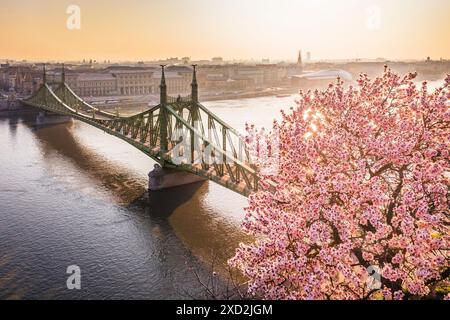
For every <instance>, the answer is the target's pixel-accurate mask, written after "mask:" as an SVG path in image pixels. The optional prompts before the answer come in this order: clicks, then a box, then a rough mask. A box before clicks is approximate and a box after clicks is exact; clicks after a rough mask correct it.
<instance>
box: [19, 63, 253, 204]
mask: <svg viewBox="0 0 450 320" xmlns="http://www.w3.org/2000/svg"><path fill="white" fill-rule="evenodd" d="M195 67H196V66H195V65H194V66H193V68H194V69H193V77H192V84H191V87H192V92H191V94H190V95H189V96H186V97H181V96H178V97H170V96H168V95H167V86H166V81H165V75H164V66H161V68H162V77H161V84H160V103H159V104H158V105H156V106H154V107H151V108H150V109H149V110H147V111H144V112H141V113H138V114H135V115H132V116H129V117H123V116H120V114H119V113H118V112H116V113H111V112H106V111H103V110H101V109H99V108H96V107H93V106H91V105H90V104H88V103H87V102H86V101H84V100H83V99H82V98H80V97H79V96H78V95H77V94H75V92H74V91H73V90H72V89H71V88H70V87H69V86H68V85H67V83H66V81H65V72H64V66H63V69H62V76H61V82H60V83H57V84H56V85H55V84H52V85H50V84H49V83H48V82H47V79H46V73H45V66H44V83H43V84H42V86H41V87H40V88H39V90H37V91H36V92H35V93H34V94H33V95H32V96H31V97H29V98H27V99H25V100H23V101H22V102H23V103H25V104H26V105H29V106H32V107H35V108H38V109H40V110H42V111H44V112H50V113H55V114H59V115H64V116H70V117H72V118H74V119H78V120H80V121H83V122H85V123H87V124H89V125H92V126H94V127H97V128H99V129H101V130H103V131H105V132H107V133H109V134H111V135H114V136H116V137H119V138H120V139H122V140H124V141H126V142H128V143H129V144H131V145H133V146H134V147H136V148H137V149H139V150H141V151H142V152H144V153H145V154H146V155H148V156H149V157H151V158H152V159H153V160H155V161H157V162H158V163H159V164H160V165H161V167H162V168H170V169H173V170H176V171H184V172H189V173H191V174H194V175H196V176H198V177H201V178H205V179H208V180H211V181H214V182H216V183H218V184H220V185H222V186H224V187H226V188H228V189H230V190H233V191H235V192H238V193H240V194H242V195H244V196H248V195H249V194H250V193H251V192H254V191H256V190H258V187H259V184H260V182H259V180H258V175H257V172H256V170H255V167H254V166H252V165H251V161H250V155H249V151H248V148H247V146H246V144H245V143H244V141H243V140H242V139H241V137H240V136H239V134H238V133H237V131H236V130H235V129H233V128H232V127H230V126H229V125H227V124H226V123H225V122H224V121H222V120H221V119H220V118H219V117H217V116H216V115H214V114H213V113H212V112H211V111H209V110H208V109H207V108H205V107H204V106H203V105H202V104H200V103H199V101H198V84H197V77H196V68H195Z"/></svg>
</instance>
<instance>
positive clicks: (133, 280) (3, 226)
mask: <svg viewBox="0 0 450 320" xmlns="http://www.w3.org/2000/svg"><path fill="white" fill-rule="evenodd" d="M33 120H34V119H33V117H28V118H27V117H22V118H17V119H14V120H13V123H14V124H13V125H10V122H9V121H7V122H5V121H0V133H1V136H0V142H1V144H2V146H4V153H2V154H1V155H0V160H1V161H2V163H3V164H4V166H3V167H2V168H0V174H1V175H2V176H3V177H4V178H5V179H4V180H2V181H0V191H1V192H0V244H1V245H2V246H1V248H0V297H3V298H12V299H18V298H68V299H72V298H153V299H165V298H180V297H181V298H183V297H185V296H184V295H183V294H182V292H184V291H188V292H190V293H191V294H193V293H195V292H196V291H198V290H199V285H198V283H197V281H196V279H195V277H194V275H193V273H192V271H191V270H190V266H194V268H195V269H196V270H197V271H199V272H200V273H201V274H203V275H207V273H208V272H209V269H208V268H207V267H205V264H208V265H209V260H210V258H211V256H212V252H214V253H215V254H217V255H218V256H220V257H222V260H221V261H220V263H222V264H223V265H224V264H225V263H226V259H227V258H228V257H230V256H231V255H232V253H233V251H234V248H235V246H236V245H237V243H238V242H239V241H240V240H242V239H243V236H242V234H241V233H240V231H239V228H238V224H237V223H235V222H236V219H235V218H234V217H232V216H231V219H230V216H229V214H228V213H227V210H222V209H221V206H222V205H223V206H225V207H226V208H227V209H229V210H231V211H236V212H237V213H239V214H240V213H241V206H242V203H243V201H245V199H241V197H240V196H238V195H234V194H233V193H232V192H230V191H228V190H226V189H223V188H222V187H218V186H214V185H210V184H209V183H207V182H206V183H197V184H191V185H186V186H181V187H177V188H173V189H168V190H165V191H161V192H157V193H152V194H150V195H148V194H147V192H146V190H145V189H146V185H147V179H146V175H147V172H148V169H149V168H151V167H152V165H153V163H152V162H151V161H150V160H149V158H147V157H146V156H145V155H143V154H140V153H139V152H137V151H135V150H133V149H132V147H129V146H127V145H126V143H124V142H123V141H121V140H118V139H116V138H114V137H111V136H108V135H103V133H102V132H101V131H99V130H97V129H95V128H93V130H92V129H91V128H89V127H88V126H85V125H82V124H80V123H78V122H74V123H65V124H59V125H52V126H46V127H35V126H34V123H33ZM5 129H7V131H5ZM12 131H14V132H15V133H14V134H13V132H12ZM6 132H9V135H8V134H5V133H6ZM13 135H14V136H15V138H13V137H12V136H13ZM13 140H14V141H13ZM19 191H20V192H19ZM217 197H220V199H221V201H223V203H220V202H217V201H216V199H217ZM229 199H232V201H229ZM233 199H234V200H233ZM74 262H76V263H77V264H79V265H80V267H81V268H82V270H83V280H84V283H85V289H84V290H81V291H76V292H75V291H68V290H67V289H66V288H65V280H66V275H65V268H66V267H67V266H68V265H70V264H73V263H74ZM216 271H217V270H216ZM219 271H220V270H219Z"/></svg>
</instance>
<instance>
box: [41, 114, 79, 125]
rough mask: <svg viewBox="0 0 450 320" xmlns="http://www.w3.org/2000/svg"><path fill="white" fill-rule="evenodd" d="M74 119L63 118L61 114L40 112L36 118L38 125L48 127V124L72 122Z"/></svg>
mask: <svg viewBox="0 0 450 320" xmlns="http://www.w3.org/2000/svg"><path fill="white" fill-rule="evenodd" d="M72 120H73V119H72V117H70V116H61V115H59V114H51V113H47V112H45V111H41V112H39V114H38V115H37V116H36V124H37V125H47V124H58V123H65V122H71V121H72Z"/></svg>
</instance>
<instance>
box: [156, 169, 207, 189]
mask: <svg viewBox="0 0 450 320" xmlns="http://www.w3.org/2000/svg"><path fill="white" fill-rule="evenodd" d="M205 180H207V179H206V178H203V177H200V176H197V175H195V174H192V173H190V172H185V171H179V170H176V169H171V168H162V167H161V166H160V165H159V164H155V165H154V166H153V170H152V171H150V172H149V174H148V190H149V191H158V190H163V189H167V188H172V187H177V186H181V185H185V184H189V183H194V182H199V181H205Z"/></svg>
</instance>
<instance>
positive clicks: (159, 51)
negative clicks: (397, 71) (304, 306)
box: [0, 0, 450, 60]
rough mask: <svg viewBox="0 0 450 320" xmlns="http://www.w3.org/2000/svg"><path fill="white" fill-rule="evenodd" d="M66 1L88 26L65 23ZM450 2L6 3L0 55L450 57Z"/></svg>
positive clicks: (0, 6)
mask: <svg viewBox="0 0 450 320" xmlns="http://www.w3.org/2000/svg"><path fill="white" fill-rule="evenodd" d="M69 5H78V6H79V8H80V9H81V28H80V29H79V30H77V29H75V30H70V29H68V28H67V19H68V18H69V14H67V12H66V10H67V7H68V6H69ZM449 39H450V1H449V0H70V1H66V0H1V2H0V58H15V59H31V60H74V59H83V58H92V59H98V60H104V59H111V60H149V59H155V58H164V57H175V56H178V57H182V56H190V57H192V58H193V59H210V58H211V57H213V56H222V57H224V58H226V59H232V58H236V59H250V58H254V59H257V60H259V59H261V58H271V59H292V60H293V59H295V58H296V55H297V51H298V50H299V49H302V50H303V52H306V51H310V52H311V54H312V58H313V59H333V58H355V57H359V58H376V57H386V58H391V59H408V58H411V59H417V58H425V57H426V56H431V57H432V58H440V57H443V58H450V40H449Z"/></svg>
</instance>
